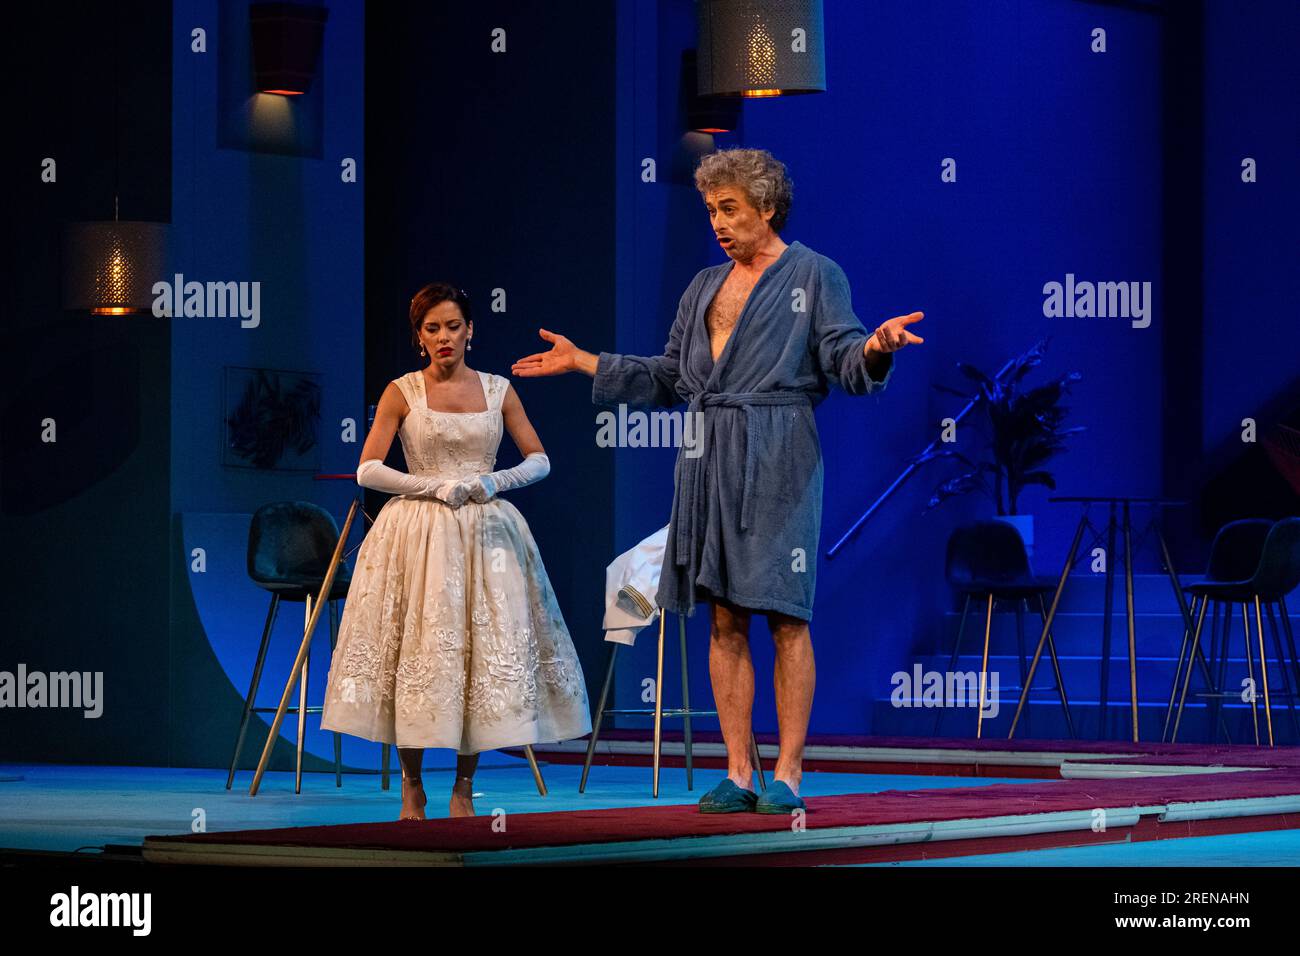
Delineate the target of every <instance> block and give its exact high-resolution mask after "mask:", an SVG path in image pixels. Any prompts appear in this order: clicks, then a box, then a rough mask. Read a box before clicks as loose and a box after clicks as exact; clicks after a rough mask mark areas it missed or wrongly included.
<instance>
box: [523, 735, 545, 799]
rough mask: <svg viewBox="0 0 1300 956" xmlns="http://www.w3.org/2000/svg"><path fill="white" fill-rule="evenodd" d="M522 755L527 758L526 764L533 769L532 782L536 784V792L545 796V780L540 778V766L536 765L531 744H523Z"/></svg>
mask: <svg viewBox="0 0 1300 956" xmlns="http://www.w3.org/2000/svg"><path fill="white" fill-rule="evenodd" d="M524 756H525V757H527V758H528V766H529V767H531V768H532V771H533V782H534V783H536V784H537V792H538V793H539V794H541V795H542V796H543V797H544V796H546V781H545V780H543V779H542V768H541V767H539V766H537V757H536V756H534V754H533V746H532V744H524Z"/></svg>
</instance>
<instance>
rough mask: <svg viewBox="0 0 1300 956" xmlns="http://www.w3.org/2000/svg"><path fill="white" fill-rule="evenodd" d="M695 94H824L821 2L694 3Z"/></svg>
mask: <svg viewBox="0 0 1300 956" xmlns="http://www.w3.org/2000/svg"><path fill="white" fill-rule="evenodd" d="M697 4H698V5H697V11H696V12H697V17H698V21H699V34H700V36H699V95H701V96H749V97H761V96H786V95H789V94H794V93H824V92H826V43H825V35H824V33H823V28H822V3H821V0H697Z"/></svg>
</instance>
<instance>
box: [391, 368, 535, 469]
mask: <svg viewBox="0 0 1300 956" xmlns="http://www.w3.org/2000/svg"><path fill="white" fill-rule="evenodd" d="M475 371H476V373H477V374H478V377H479V380H480V381H481V382H482V384H483V394H484V395H485V396H486V398H487V409H486V410H484V411H481V412H437V411H433V410H432V409H430V408H429V403H428V400H427V398H426V396H425V389H424V376H423V375H422V374H421V373H420V372H419V371H414V372H408V373H406V374H405V375H403V376H402V377H401V378H397V379H394V380H393V382H394V384H396V385H397V387H398V388H399V389H400V390H401V392H402V397H403V398H405V399H406V404H407V405H409V406H410V411H409V412H408V413H407V415H406V417H405V418H403V419H402V425H401V427H400V428H399V429H398V431H397V435H398V437H399V438H400V439H401V442H402V452H403V454H405V455H406V467H407V470H408V471H409V472H410V473H411V474H413V475H430V476H433V475H436V476H437V477H439V478H475V477H477V476H479V475H483V474H487V473H489V472H491V471H494V470H495V468H496V461H497V448H498V447H499V446H500V444H501V423H502V418H501V402H502V400H503V399H504V398H505V394H506V389H507V388H508V387H509V384H510V383H509V382H508V381H507V380H506V379H504V378H503V377H501V376H500V375H492V374H491V373H489V372H479V371H478V370H477V369H476V370H475Z"/></svg>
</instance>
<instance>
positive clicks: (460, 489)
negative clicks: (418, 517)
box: [357, 458, 470, 508]
mask: <svg viewBox="0 0 1300 956" xmlns="http://www.w3.org/2000/svg"><path fill="white" fill-rule="evenodd" d="M357 484H358V485H361V486H362V487H363V488H373V489H374V490H375V491H386V492H388V493H389V494H392V495H417V496H419V497H421V498H437V499H438V500H439V501H441V502H443V503H445V504H449V505H451V506H452V507H453V508H459V507H460V506H461V505H463V504H464V503H465V499H466V498H468V497H469V493H470V488H469V486H468V485H467V484H466V482H463V481H457V480H455V479H454V478H449V479H446V480H443V481H437V480H436V479H434V478H422V477H420V476H419V475H412V474H408V473H407V472H404V471H398V470H397V469H396V468H389V467H388V466H387V465H385V464H384V463H383V462H382V461H380V460H379V459H378V458H367V459H366V460H365V461H363V462H362V463H361V464H360V465H358V466H357Z"/></svg>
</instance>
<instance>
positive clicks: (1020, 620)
mask: <svg viewBox="0 0 1300 956" xmlns="http://www.w3.org/2000/svg"><path fill="white" fill-rule="evenodd" d="M1024 603H1025V602H1024V598H1020V599H1019V600H1017V601H1016V651H1017V652H1018V653H1019V655H1020V687H1021V689H1022V690H1023V689H1027V688H1028V687H1029V677H1028V674H1027V671H1026V667H1025V609H1024ZM999 693H1000V691H999ZM1031 712H1032V709H1031V710H1027V711H1025V733H1027V734H1032V733H1033V731H1032V730H1031V729H1030V720H1029V717H1030V714H1031Z"/></svg>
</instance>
